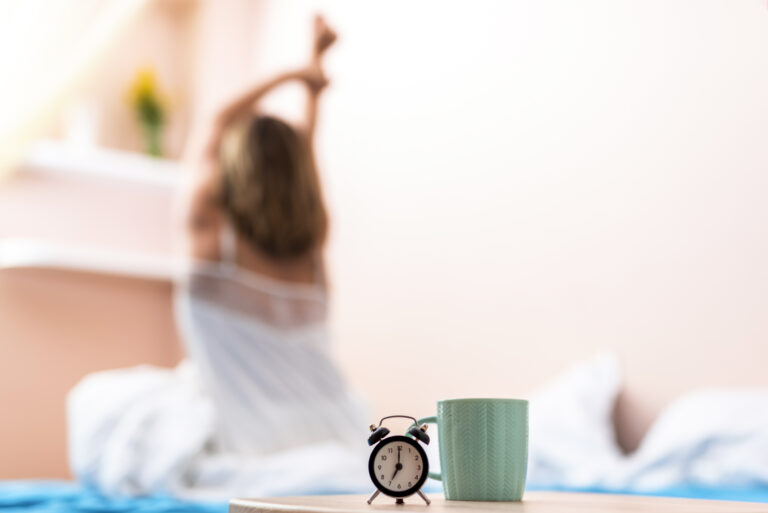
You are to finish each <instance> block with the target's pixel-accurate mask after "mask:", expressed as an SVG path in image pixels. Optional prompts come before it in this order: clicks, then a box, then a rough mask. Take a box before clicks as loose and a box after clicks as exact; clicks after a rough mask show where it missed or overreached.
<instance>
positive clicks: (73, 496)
mask: <svg viewBox="0 0 768 513" xmlns="http://www.w3.org/2000/svg"><path fill="white" fill-rule="evenodd" d="M550 490H551V488H550ZM559 491H580V492H597V493H633V492H627V491H621V490H597V489H580V490H572V489H569V490H559ZM647 495H660V496H665V497H691V498H700V499H719V500H735V501H750V502H767V503H768V488H766V487H760V488H749V489H720V488H700V487H693V486H680V487H675V488H670V489H666V490H659V491H657V492H654V493H652V494H647ZM0 512H2V513H129V512H130V513H133V512H136V513H227V504H226V503H224V502H221V503H202V502H184V501H180V500H177V499H173V498H170V497H158V496H154V497H141V498H114V497H112V498H107V497H104V496H102V495H99V494H98V493H96V492H95V491H93V490H89V489H87V488H83V487H82V486H79V485H77V484H73V483H69V482H64V481H2V482H0Z"/></svg>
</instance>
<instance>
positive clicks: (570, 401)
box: [528, 354, 768, 492]
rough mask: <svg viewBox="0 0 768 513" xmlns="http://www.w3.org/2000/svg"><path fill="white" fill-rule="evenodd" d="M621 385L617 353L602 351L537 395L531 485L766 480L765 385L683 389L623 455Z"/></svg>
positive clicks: (649, 487)
mask: <svg viewBox="0 0 768 513" xmlns="http://www.w3.org/2000/svg"><path fill="white" fill-rule="evenodd" d="M621 385H622V383H621V373H620V367H619V363H618V359H617V358H616V357H615V356H613V355H608V354H602V355H598V356H596V357H594V358H592V359H591V360H589V361H586V362H583V363H581V364H579V365H576V366H574V367H573V368H572V369H571V370H570V371H569V372H567V373H566V374H565V375H564V376H562V377H561V378H559V379H557V380H556V381H554V382H553V383H552V384H550V385H549V386H548V387H546V388H544V389H543V390H541V391H540V392H539V393H538V394H536V395H534V397H533V398H532V400H531V426H530V457H529V461H530V463H529V466H528V484H529V485H532V486H538V487H565V488H596V489H605V490H622V491H639V492H642V491H653V490H661V489H664V488H669V487H673V486H680V485H693V486H702V487H727V488H741V487H751V486H756V485H766V484H768V389H753V390H749V389H736V388H732V389H707V390H699V391H696V392H693V393H690V394H687V395H684V396H683V397H681V398H680V399H678V400H677V401H675V402H673V403H672V404H670V405H669V406H668V407H667V408H666V409H665V410H664V411H663V412H662V414H661V416H660V417H659V418H658V419H657V420H656V422H655V423H654V425H653V426H652V428H651V430H650V431H649V433H648V434H647V435H646V437H645V439H644V440H643V442H642V443H641V445H640V447H639V448H638V450H637V451H635V452H634V453H632V454H630V455H627V456H625V455H623V454H622V453H621V451H620V449H619V448H618V446H617V444H616V442H615V438H614V430H613V425H612V420H611V415H612V410H613V406H614V403H615V400H616V397H617V395H618V393H619V390H620V388H621Z"/></svg>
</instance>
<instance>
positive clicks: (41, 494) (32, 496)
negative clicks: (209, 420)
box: [0, 481, 228, 513]
mask: <svg viewBox="0 0 768 513" xmlns="http://www.w3.org/2000/svg"><path fill="white" fill-rule="evenodd" d="M227 509H228V505H227V503H201V502H184V501H180V500H177V499H173V498H170V497H140V498H114V497H110V498H107V497H104V496H102V495H100V494H98V493H97V492H95V491H93V490H89V489H87V488H84V487H82V486H79V485H76V484H73V483H68V482H63V481H3V482H0V511H2V513H11V512H14V513H15V512H18V513H80V512H82V513H128V512H137V513H227Z"/></svg>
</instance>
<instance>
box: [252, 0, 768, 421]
mask: <svg viewBox="0 0 768 513" xmlns="http://www.w3.org/2000/svg"><path fill="white" fill-rule="evenodd" d="M315 8H319V9H320V10H322V11H323V12H324V13H326V15H327V17H328V18H329V19H330V21H331V22H332V23H333V25H334V26H336V27H337V29H338V31H339V33H340V36H341V39H340V42H339V44H338V47H337V48H335V49H334V50H333V52H332V54H331V55H329V58H328V72H329V75H330V76H331V79H332V88H331V90H330V91H329V93H328V95H327V98H326V99H325V103H324V105H323V113H322V119H321V120H320V121H321V124H320V130H319V137H320V141H319V148H320V158H321V165H322V170H323V172H324V176H325V178H326V185H327V190H328V194H329V197H330V201H331V208H332V214H333V222H334V224H333V232H332V239H331V247H330V263H331V266H332V273H333V274H332V277H333V283H334V290H335V296H334V300H335V308H334V329H335V333H336V335H337V340H338V351H339V354H340V355H341V358H342V359H343V360H344V361H345V362H346V363H347V364H348V365H349V366H350V367H351V371H350V372H351V374H350V378H351V379H352V380H353V381H354V382H355V383H356V384H358V385H359V386H361V387H362V388H363V389H364V390H366V391H367V392H368V393H369V394H371V395H372V396H373V397H374V398H375V401H376V406H377V410H378V412H379V413H384V412H395V411H414V412H415V413H419V414H422V413H423V414H427V413H429V412H430V411H431V410H432V409H433V406H431V404H432V402H433V401H434V400H435V399H438V398H441V397H450V396H469V395H492V396H516V395H521V394H524V393H526V392H527V391H528V390H530V389H531V388H532V387H534V386H536V385H538V384H539V383H541V382H542V381H543V380H544V379H546V378H547V377H549V376H550V375H551V374H553V373H555V372H557V371H558V370H559V369H561V368H562V367H563V366H564V365H566V364H567V363H568V362H571V361H573V360H574V359H577V358H579V357H583V356H587V355H589V354H591V353H592V352H594V351H596V350H599V349H601V348H608V349H616V350H619V351H620V352H621V354H622V356H623V358H624V362H625V365H626V367H627V372H628V375H629V379H630V383H631V384H633V386H635V387H637V389H643V394H644V395H643V401H645V406H644V407H646V408H648V409H649V411H655V409H656V408H658V406H659V405H660V404H661V403H663V402H664V401H666V400H667V399H668V398H669V397H670V396H671V395H672V394H674V393H678V392H679V391H681V390H684V389H686V388H688V387H689V386H691V385H693V384H694V383H693V382H692V381H688V380H687V379H685V378H684V377H683V378H681V377H680V376H681V375H682V376H685V375H686V374H688V373H692V372H694V371H695V368H696V367H697V366H699V365H705V366H707V368H708V371H707V373H706V378H705V381H708V382H711V383H731V382H737V381H749V380H750V379H753V378H745V377H743V378H741V379H739V378H738V376H739V375H742V376H752V377H754V376H756V375H760V374H762V373H760V372H759V369H760V366H761V365H763V364H764V359H762V360H759V359H757V358H755V357H754V356H753V355H754V351H756V350H757V349H759V347H760V345H761V344H764V342H765V340H766V336H768V320H767V319H768V316H766V314H765V312H766V311H768V293H767V291H768V266H767V265H766V262H768V236H767V235H766V221H768V204H766V201H765V197H766V193H768V173H766V170H768V148H767V147H766V141H768V137H767V136H768V9H767V8H766V5H765V2H764V1H762V0H739V1H735V0H675V1H668V0H651V1H649V0H637V1H615V0H604V1H596V0H592V1H580V2H573V1H570V0H536V1H533V0H531V1H516V2H506V1H499V2H490V1H486V2H453V3H451V2H437V1H432V2H408V1H400V0H398V1H387V2H377V3H370V2H355V1H349V2H339V1H333V2H331V1H327V2H278V1H273V2H271V3H269V4H268V8H267V9H266V14H265V16H266V20H265V23H264V25H263V26H264V28H265V31H264V32H261V33H259V34H258V36H257V37H256V36H255V44H256V46H257V48H258V51H257V52H256V61H255V63H254V68H253V74H254V76H257V75H260V74H264V73H266V72H268V71H270V70H276V69H280V68H283V67H287V66H290V65H294V64H297V63H299V62H300V61H301V59H302V58H303V56H304V55H306V53H307V51H306V50H307V46H308V44H309V37H308V35H309V34H308V31H307V27H308V26H309V19H310V13H311V12H312V10H313V9H315ZM294 92H295V91H294ZM295 99H296V97H295V96H292V95H290V94H289V95H282V96H279V97H278V98H276V99H275V107H276V108H278V109H279V108H281V107H285V106H286V105H291V104H292V103H293V102H294V101H295ZM289 110H291V111H292V112H294V113H295V112H297V110H296V109H295V108H293V109H289ZM742 371H744V372H742ZM734 376H736V377H734ZM448 378H455V379H448ZM403 380H405V381H411V382H412V385H411V386H410V387H411V388H412V389H413V390H414V394H413V395H403V394H400V395H398V394H393V393H389V390H392V389H394V388H395V386H394V383H396V382H400V381H403ZM699 381H701V380H700V379H699ZM696 384H700V383H696ZM397 388H398V389H402V387H401V386H398V387H397ZM639 406H640V407H643V406H642V405H639Z"/></svg>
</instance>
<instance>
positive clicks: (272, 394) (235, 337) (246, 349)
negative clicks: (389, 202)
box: [176, 231, 363, 454]
mask: <svg viewBox="0 0 768 513" xmlns="http://www.w3.org/2000/svg"><path fill="white" fill-rule="evenodd" d="M223 233H224V234H225V235H224V236H223V237H222V248H221V255H222V259H221V260H220V261H219V262H203V263H201V262H198V263H196V264H195V265H194V266H193V267H192V268H190V270H189V271H188V273H187V274H186V279H184V280H183V281H182V282H181V283H180V284H179V286H178V288H177V294H176V313H177V319H178V321H179V324H180V327H181V328H182V332H183V338H184V341H185V344H186V345H187V349H188V352H189V355H190V358H191V359H192V360H193V361H194V362H195V365H196V366H197V368H198V369H199V371H200V374H201V378H202V380H203V381H204V385H205V388H206V389H207V390H208V392H209V393H210V395H211V397H212V399H213V400H214V403H215V405H216V408H217V410H218V413H219V419H220V424H219V426H218V431H219V440H218V441H219V443H220V444H221V446H222V448H224V449H226V450H233V451H238V452H240V453H248V454H265V453H269V452H273V451H276V450H280V449H285V448H289V447H295V446H298V445H303V444H309V443H313V442H317V441H323V440H342V441H345V440H350V439H354V437H353V435H352V433H353V432H354V431H356V430H357V427H358V426H359V425H361V424H360V423H361V422H362V421H363V420H362V418H361V417H360V415H359V411H358V408H357V406H356V404H355V401H354V400H353V399H352V398H351V397H350V396H349V394H348V391H347V387H346V385H345V383H344V380H343V377H342V376H341V374H340V372H339V370H338V369H337V367H336V366H335V365H334V363H333V361H332V358H331V354H330V345H329V340H328V331H327V325H326V315H327V292H326V289H325V287H324V286H323V284H322V283H320V282H318V281H316V282H315V283H296V282H288V281H282V280H275V279H274V278H270V277H266V276H263V275H260V274H257V273H254V272H253V271H251V270H248V269H245V268H243V267H241V266H239V265H238V264H237V262H236V260H235V259H236V257H237V254H238V252H237V251H236V245H233V246H228V244H229V243H228V242H227V241H228V240H230V241H232V242H234V238H233V237H232V236H231V235H227V234H228V233H230V232H228V231H224V232H223ZM230 237H232V238H230Z"/></svg>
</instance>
